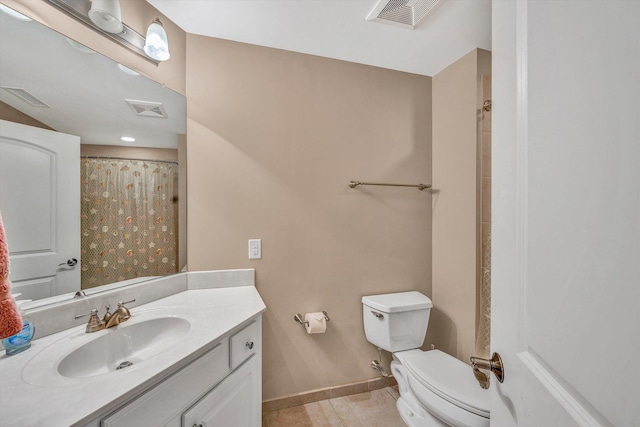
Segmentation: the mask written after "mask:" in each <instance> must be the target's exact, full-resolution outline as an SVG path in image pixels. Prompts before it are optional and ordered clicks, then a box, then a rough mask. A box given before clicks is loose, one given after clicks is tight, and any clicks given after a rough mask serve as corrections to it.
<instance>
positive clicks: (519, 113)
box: [491, 0, 640, 427]
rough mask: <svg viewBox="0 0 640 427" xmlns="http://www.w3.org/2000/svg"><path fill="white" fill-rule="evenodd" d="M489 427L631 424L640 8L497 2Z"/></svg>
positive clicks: (638, 419)
mask: <svg viewBox="0 0 640 427" xmlns="http://www.w3.org/2000/svg"><path fill="white" fill-rule="evenodd" d="M493 36H494V37H493V79H492V81H493V93H492V98H493V99H492V100H493V102H492V107H493V110H492V114H493V128H492V129H493V135H492V136H493V164H492V166H493V169H492V173H493V183H494V187H493V188H492V198H493V205H492V207H493V212H492V214H493V218H492V219H493V224H492V230H493V236H492V259H493V264H492V331H491V333H492V342H491V347H492V350H493V351H496V352H498V353H500V354H501V356H502V359H503V362H504V365H505V368H506V372H505V380H504V383H502V384H498V383H497V381H495V377H494V378H493V379H492V385H491V393H492V394H491V399H492V400H491V422H492V425H494V426H499V427H502V426H513V425H518V426H545V427H546V426H563V427H564V426H575V425H589V426H591V425H593V426H620V427H625V426H629V427H631V426H640V392H639V390H640V366H639V365H638V360H639V357H640V315H639V314H638V313H640V107H639V102H640V57H639V56H640V44H639V42H640V2H638V1H637V0H628V1H627V0H621V1H619V0H615V1H614V0H609V1H591V0H583V1H568V0H553V1H540V0H538V1H535V0H529V1H526V0H519V1H502V0H497V1H493Z"/></svg>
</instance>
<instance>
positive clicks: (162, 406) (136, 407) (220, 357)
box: [101, 340, 231, 427]
mask: <svg viewBox="0 0 640 427" xmlns="http://www.w3.org/2000/svg"><path fill="white" fill-rule="evenodd" d="M229 372H231V369H230V367H229V347H228V342H227V340H224V341H222V342H221V343H219V344H218V345H216V346H215V347H214V348H213V349H211V350H209V351H208V352H207V353H205V354H204V355H203V356H201V357H200V358H198V359H196V360H195V361H193V362H192V363H190V364H189V365H187V366H186V367H184V368H182V369H181V370H180V371H178V372H176V373H175V374H173V375H172V376H170V377H169V378H167V379H166V380H164V381H163V382H162V383H160V384H158V385H157V386H155V387H153V388H152V389H151V390H149V391H147V392H145V393H144V394H143V395H142V396H140V397H138V398H136V399H134V400H132V401H131V402H130V403H129V404H127V405H126V406H125V407H123V408H121V409H119V410H118V411H116V412H114V413H112V414H111V415H109V416H108V417H106V418H104V419H103V420H102V424H101V425H102V426H103V427H124V426H132V427H133V426H135V427H139V426H160V425H164V424H165V423H167V422H168V421H169V420H171V419H172V418H174V417H175V416H176V415H178V414H181V413H182V412H183V411H184V410H185V409H186V408H188V407H190V406H191V405H192V404H193V402H194V401H196V400H197V399H199V398H200V397H201V396H202V395H203V394H204V393H205V392H207V391H208V390H210V389H211V387H212V386H213V385H214V384H217V383H218V382H220V381H221V380H222V379H223V378H224V377H226V376H227V375H228V374H229Z"/></svg>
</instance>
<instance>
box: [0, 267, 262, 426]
mask: <svg viewBox="0 0 640 427" xmlns="http://www.w3.org/2000/svg"><path fill="white" fill-rule="evenodd" d="M200 279H201V278H200ZM160 280H163V279H160ZM164 280H167V279H164ZM199 282H200V284H201V283H202V280H199ZM92 308H93V307H92ZM265 310H266V307H265V305H264V302H263V301H262V299H261V298H260V295H259V294H258V292H257V290H256V289H255V287H254V286H231V287H217V288H205V289H189V287H188V286H187V290H183V291H181V292H178V293H175V294H173V295H170V296H167V297H164V298H161V299H157V300H155V301H152V302H149V303H146V304H143V305H140V306H137V307H134V308H132V309H131V314H132V317H131V319H129V320H127V321H126V322H124V323H122V324H120V325H118V326H115V327H113V328H109V329H104V330H101V331H98V332H93V333H86V332H85V324H82V325H79V326H75V327H72V328H70V329H66V330H62V331H60V332H57V333H54V334H51V335H48V336H45V337H43V338H39V339H36V340H34V341H33V344H32V347H31V348H30V349H29V350H27V351H25V352H23V353H20V354H17V355H14V356H10V357H9V356H5V355H4V354H3V355H2V357H0V426H3V427H4V426H16V425H22V426H40V425H43V426H44V425H46V426H71V425H73V426H96V427H97V426H105V427H106V426H109V427H112V426H119V427H120V426H143V425H145V426H146V425H148V426H156V425H168V426H188V427H192V426H204V425H212V424H213V421H214V420H215V423H216V425H218V424H219V425H229V426H231V425H233V426H236V425H237V426H247V427H249V426H256V427H257V426H260V425H261V404H262V402H261V400H262V399H261V397H262V394H261V387H262V384H261V382H262V381H261V379H262V319H261V316H262V313H263V312H264V311H265ZM36 327H37V325H36Z"/></svg>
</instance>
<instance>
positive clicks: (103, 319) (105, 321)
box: [102, 304, 111, 323]
mask: <svg viewBox="0 0 640 427" xmlns="http://www.w3.org/2000/svg"><path fill="white" fill-rule="evenodd" d="M104 309H105V310H106V311H107V312H106V313H105V314H104V316H102V321H103V322H104V323H107V322H108V321H109V319H111V312H110V311H109V310H110V309H111V306H110V305H109V304H107V305H105V306H104Z"/></svg>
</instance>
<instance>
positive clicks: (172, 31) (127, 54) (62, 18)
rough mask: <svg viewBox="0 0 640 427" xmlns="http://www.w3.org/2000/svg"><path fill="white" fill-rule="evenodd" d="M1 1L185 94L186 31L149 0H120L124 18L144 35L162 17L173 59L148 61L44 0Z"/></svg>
mask: <svg viewBox="0 0 640 427" xmlns="http://www.w3.org/2000/svg"><path fill="white" fill-rule="evenodd" d="M0 3H3V4H5V5H7V6H9V7H11V8H13V9H15V10H17V11H19V12H21V13H23V14H25V15H27V16H29V17H31V18H33V19H35V20H37V21H39V22H42V23H43V24H46V25H48V26H49V27H51V28H52V29H54V30H56V31H58V32H60V33H62V34H64V35H65V36H67V37H69V38H72V39H74V40H76V41H78V42H80V43H82V44H84V45H86V46H88V47H90V48H91V49H93V50H95V51H96V52H100V53H102V54H103V55H105V56H108V57H110V58H111V59H113V60H114V61H118V62H119V63H121V64H122V65H125V66H127V67H129V68H131V69H133V70H136V71H138V72H140V73H142V74H144V75H146V76H148V77H150V78H152V79H153V80H156V81H157V82H160V83H162V84H164V85H166V86H167V87H169V88H171V89H173V90H175V91H176V92H179V93H181V94H183V95H184V94H185V39H186V33H185V32H184V31H182V29H181V28H180V27H178V26H177V25H175V24H174V23H173V22H171V21H169V19H167V18H165V17H164V15H162V14H161V13H160V12H158V11H157V10H156V9H155V8H154V7H153V6H151V5H150V4H149V3H147V2H146V1H143V0H127V1H121V2H120V6H121V8H122V21H123V22H124V23H125V24H127V25H128V26H129V27H131V28H132V29H133V30H135V31H136V32H138V33H140V34H142V35H143V36H144V35H145V34H146V32H147V27H148V26H149V24H150V23H151V22H152V21H153V20H154V19H155V18H156V17H158V18H160V20H161V21H162V23H163V24H164V28H165V30H166V31H167V37H168V39H169V49H170V51H171V59H170V60H169V61H166V62H163V63H160V64H159V65H155V64H154V63H152V62H149V61H147V60H146V59H144V58H142V57H141V56H139V55H138V54H136V53H133V52H131V51H130V50H128V49H127V48H125V47H123V46H122V45H120V44H118V43H116V42H114V41H112V40H111V39H109V38H107V37H106V36H102V35H101V34H99V33H97V32H96V31H95V30H93V29H91V28H89V27H88V26H86V25H85V24H83V23H81V22H80V21H77V20H75V19H74V18H71V17H69V16H67V15H65V14H64V13H62V12H60V11H59V10H58V9H57V8H55V7H54V6H52V5H51V4H50V3H48V2H46V1H44V0H2V1H0Z"/></svg>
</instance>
